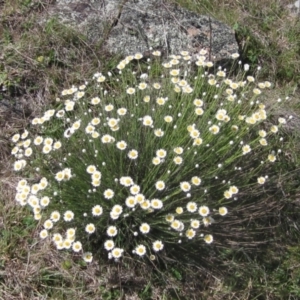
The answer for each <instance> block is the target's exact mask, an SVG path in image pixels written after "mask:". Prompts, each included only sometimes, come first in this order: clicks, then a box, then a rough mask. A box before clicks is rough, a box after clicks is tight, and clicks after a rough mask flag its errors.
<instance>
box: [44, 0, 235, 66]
mask: <svg viewBox="0 0 300 300" xmlns="http://www.w3.org/2000/svg"><path fill="white" fill-rule="evenodd" d="M48 13H49V15H48V19H49V18H50V17H54V16H57V17H58V19H59V20H60V21H62V22H63V23H64V24H68V25H71V26H72V27H74V28H76V29H78V30H79V31H80V32H81V33H83V34H84V35H85V36H87V38H88V39H89V41H90V42H100V41H103V44H102V45H103V47H104V49H106V50H107V51H109V52H111V53H118V54H123V55H128V54H134V53H137V52H141V53H143V54H145V53H147V52H148V51H149V50H152V49H154V50H161V51H163V52H164V53H166V54H178V53H179V52H180V51H182V50H186V51H189V52H190V53H192V54H197V53H198V52H199V51H200V50H201V49H206V50H207V51H208V53H209V55H208V56H209V57H208V58H209V59H211V60H215V61H222V60H231V54H233V53H236V52H238V45H237V42H236V40H235V35H234V31H233V30H232V29H230V28H229V27H228V26H226V25H225V24H223V23H221V22H219V21H217V20H215V19H213V18H211V17H208V16H203V15H199V14H196V13H194V12H190V11H188V10H186V9H183V8H181V7H179V6H176V5H173V4H170V3H168V2H167V1H163V0H127V1H126V0H123V1H120V0H94V1H92V0H90V1H88V0H57V1H56V3H55V4H54V5H53V6H52V7H51V8H50V10H49V12H48Z"/></svg>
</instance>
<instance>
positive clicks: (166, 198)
mask: <svg viewBox="0 0 300 300" xmlns="http://www.w3.org/2000/svg"><path fill="white" fill-rule="evenodd" d="M152 55H153V57H152V58H151V59H148V62H145V61H143V62H142V61H141V58H142V55H141V54H136V55H133V56H128V57H126V58H125V59H124V60H122V61H121V62H120V63H119V64H118V65H117V66H116V69H115V70H113V71H114V72H113V71H112V72H113V73H114V74H112V73H108V74H102V73H96V74H95V75H94V77H93V79H92V80H91V81H90V82H86V83H85V84H84V85H81V86H78V87H75V86H72V87H71V88H68V89H65V90H63V91H62V94H61V97H60V98H61V99H59V98H58V99H57V102H56V104H55V107H54V108H52V109H49V110H47V111H46V112H45V113H44V115H43V116H41V117H37V118H34V119H33V120H32V122H31V126H30V128H28V130H25V131H24V132H23V133H20V134H15V135H14V136H13V137H12V141H13V143H14V147H13V149H12V154H13V155H14V156H15V158H16V161H15V163H14V170H15V171H16V172H20V174H21V176H22V178H23V179H21V180H20V181H19V183H18V185H17V187H16V190H17V193H16V201H17V202H18V203H19V204H20V205H22V206H26V207H28V208H29V209H30V210H31V211H32V213H33V216H34V219H35V220H37V221H39V222H40V224H41V226H40V238H41V239H42V240H43V239H51V240H52V241H53V245H54V246H55V247H56V248H57V249H66V250H68V251H72V252H74V254H76V253H77V254H78V255H82V256H83V259H84V260H85V261H86V262H91V261H92V259H93V256H94V257H95V255H96V254H97V255H100V256H102V257H108V258H109V259H114V260H120V259H123V258H125V257H129V256H131V257H135V258H137V259H150V260H160V259H163V258H175V257H177V258H183V257H186V258H189V255H190V254H192V253H194V254H195V253H196V254H197V253H198V254H201V251H202V249H205V248H207V247H212V245H213V244H214V243H215V242H216V241H218V238H216V237H217V234H218V233H217V230H216V229H215V225H216V224H218V223H219V222H222V220H224V218H231V213H232V211H234V207H235V205H237V204H238V203H240V202H242V201H244V199H246V198H247V199H250V201H251V196H252V195H251V193H254V194H256V196H255V197H253V201H258V200H257V199H256V198H257V195H260V193H262V192H263V189H264V188H265V187H266V186H267V185H268V184H272V181H273V177H276V172H278V168H279V166H280V164H279V163H280V161H281V159H282V158H281V157H282V149H283V148H284V146H285V144H284V139H283V138H282V135H281V134H280V131H281V127H282V126H284V124H285V123H286V122H287V121H286V119H284V118H279V119H276V120H274V119H272V120H271V119H270V118H269V115H270V114H271V112H272V107H271V106H270V105H269V104H268V105H266V104H264V102H263V97H262V96H263V90H264V89H266V88H270V87H271V84H270V83H269V82H256V79H255V78H254V77H252V76H247V75H246V72H245V71H244V69H243V70H241V71H240V73H239V75H237V76H235V79H234V80H233V79H229V77H228V74H227V72H226V69H221V68H219V69H217V70H213V63H212V62H209V61H207V60H206V51H204V50H202V51H201V52H200V54H199V55H198V57H196V60H192V57H191V56H190V55H189V53H188V52H182V53H180V55H172V56H171V57H169V58H168V60H167V61H164V60H163V59H162V57H161V56H160V53H159V52H158V51H154V52H153V53H152ZM237 57H238V55H234V58H237ZM147 65H148V67H147ZM210 70H212V71H211V72H210ZM276 105H277V104H276ZM257 191H260V192H257ZM254 198H255V199H256V200H255V199H254ZM218 242H219V243H221V242H222V241H221V240H219V241H218Z"/></svg>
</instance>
